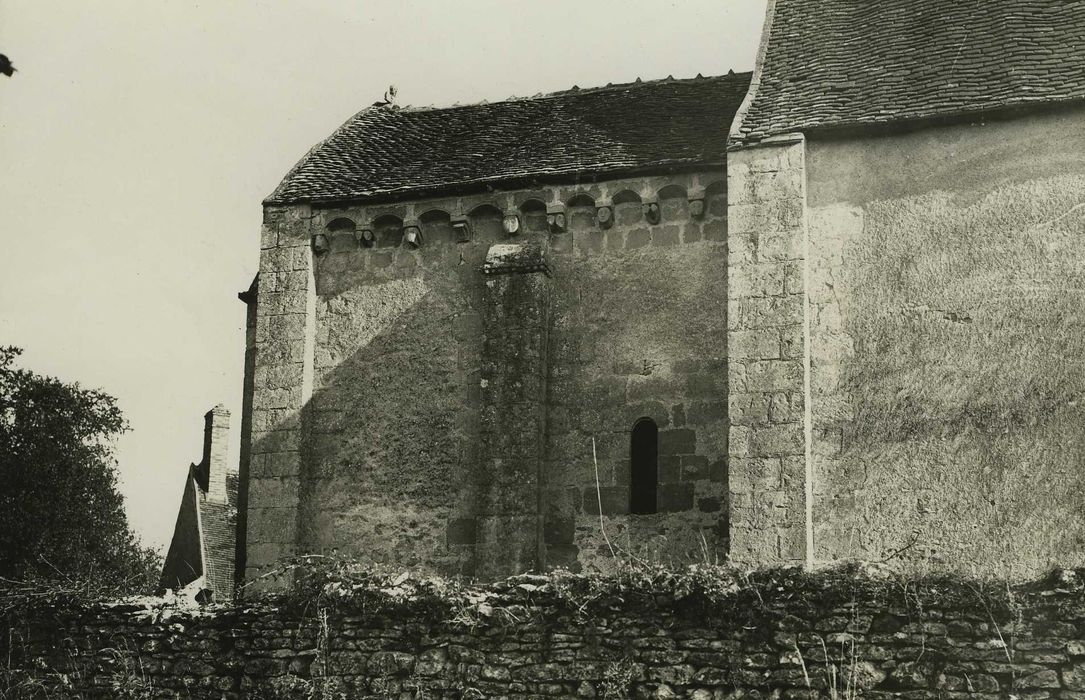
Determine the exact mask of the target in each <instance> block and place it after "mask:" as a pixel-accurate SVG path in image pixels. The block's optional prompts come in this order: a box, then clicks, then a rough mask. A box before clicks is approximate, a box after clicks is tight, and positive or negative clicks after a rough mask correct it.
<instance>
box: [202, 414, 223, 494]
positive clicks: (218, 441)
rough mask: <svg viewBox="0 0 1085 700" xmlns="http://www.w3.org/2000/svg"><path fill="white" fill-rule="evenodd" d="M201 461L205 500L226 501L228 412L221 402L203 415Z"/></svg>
mask: <svg viewBox="0 0 1085 700" xmlns="http://www.w3.org/2000/svg"><path fill="white" fill-rule="evenodd" d="M203 421H204V423H203V462H202V463H201V466H203V468H204V469H206V470H207V472H206V473H207V500H209V501H217V502H219V503H225V502H226V443H227V441H228V440H229V438H230V412H229V411H227V410H226V407H225V406H223V405H222V404H219V405H218V406H215V407H214V408H212V409H211V410H210V411H208V412H207V415H205V416H204V417H203Z"/></svg>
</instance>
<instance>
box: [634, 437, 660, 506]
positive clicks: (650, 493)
mask: <svg viewBox="0 0 1085 700" xmlns="http://www.w3.org/2000/svg"><path fill="white" fill-rule="evenodd" d="M658 484H659V429H658V428H657V427H656V423H655V421H654V420H652V419H651V418H641V419H640V420H638V421H637V422H636V423H634V424H633V433H632V434H631V435H630V437H629V512H630V513H654V512H656V487H657V486H658Z"/></svg>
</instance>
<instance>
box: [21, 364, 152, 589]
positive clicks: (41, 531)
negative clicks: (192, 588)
mask: <svg viewBox="0 0 1085 700" xmlns="http://www.w3.org/2000/svg"><path fill="white" fill-rule="evenodd" d="M21 353H22V350H20V349H19V348H14V347H0V577H3V578H5V579H8V580H9V581H35V582H55V583H60V584H64V585H66V586H69V587H71V588H73V589H76V590H82V591H85V592H92V593H95V594H121V593H132V592H141V591H145V590H149V589H153V587H154V585H155V584H156V583H157V576H158V572H159V566H160V559H159V557H158V555H157V554H156V553H155V552H154V550H152V549H149V548H145V547H142V546H141V545H140V544H139V542H138V540H137V539H136V537H135V535H134V534H133V533H132V531H131V529H130V528H129V526H128V519H127V517H126V516H125V513H124V499H123V497H122V496H121V494H120V493H119V492H118V491H117V472H116V460H115V458H114V451H113V450H114V443H115V441H116V439H117V437H118V436H119V435H121V434H122V433H123V432H125V431H126V430H128V423H127V421H126V420H125V418H124V416H123V414H122V413H121V411H120V409H119V408H118V407H117V401H116V399H114V398H113V397H112V396H110V395H108V394H106V393H104V392H102V391H96V390H91V389H84V388H82V387H80V386H79V385H78V384H65V383H64V382H62V381H60V380H58V379H55V378H53V377H45V376H41V375H39V374H35V373H33V372H31V371H28V370H24V369H17V368H15V367H14V362H15V358H16V357H18V356H19V355H20V354H21Z"/></svg>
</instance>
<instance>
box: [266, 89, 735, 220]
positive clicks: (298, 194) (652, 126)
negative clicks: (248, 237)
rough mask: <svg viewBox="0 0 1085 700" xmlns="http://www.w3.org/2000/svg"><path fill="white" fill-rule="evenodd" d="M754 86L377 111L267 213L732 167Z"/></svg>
mask: <svg viewBox="0 0 1085 700" xmlns="http://www.w3.org/2000/svg"><path fill="white" fill-rule="evenodd" d="M749 81H750V74H749V73H733V74H729V75H725V76H720V77H712V78H701V77H698V78H693V79H688V80H675V79H666V80H658V81H647V82H636V83H627V84H623V85H610V86H607V87H603V88H593V89H577V88H574V89H572V90H566V91H564V92H559V93H553V94H549V95H543V96H538V97H532V98H522V99H509V100H506V101H503V102H492V103H482V104H474V105H467V106H456V107H447V108H398V107H393V106H373V107H369V108H367V109H364V110H362V111H361V112H359V113H358V114H356V115H354V116H353V117H351V118H350V119H349V120H348V121H347V122H346V123H345V124H343V126H341V127H339V129H338V130H336V131H335V133H333V134H332V135H331V136H330V137H328V138H327V139H326V140H325V141H324V142H322V143H320V144H318V145H317V146H316V147H315V148H313V150H311V151H310V152H309V154H308V155H306V156H305V157H304V158H303V159H302V160H301V161H300V162H299V163H298V164H297V165H296V166H294V168H293V170H291V171H290V173H289V174H288V175H287V176H286V177H285V178H284V179H283V181H282V182H281V183H280V184H279V186H278V187H277V188H276V189H275V191H274V192H273V193H272V194H271V195H270V196H269V197H268V198H267V199H266V200H265V204H288V203H299V202H333V201H334V202H342V201H352V200H366V199H374V198H383V199H391V198H398V197H405V196H419V195H424V194H434V193H437V192H439V191H448V192H452V191H471V190H478V189H482V188H484V187H486V186H493V185H497V184H502V185H512V184H514V183H518V182H522V183H527V182H530V181H532V180H538V181H547V180H548V179H549V180H559V179H569V178H573V177H577V176H580V175H584V174H594V175H613V176H617V175H619V174H622V173H633V172H644V171H649V170H652V169H656V168H675V167H686V166H696V165H700V164H710V163H711V164H722V163H723V162H724V159H725V151H726V146H727V132H728V129H729V128H730V124H731V120H732V119H733V117H734V114H735V111H736V110H737V109H738V106H739V104H740V103H741V102H742V99H743V97H744V96H745V94H746V88H747V87H748V85H749Z"/></svg>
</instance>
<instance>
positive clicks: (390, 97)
mask: <svg viewBox="0 0 1085 700" xmlns="http://www.w3.org/2000/svg"><path fill="white" fill-rule="evenodd" d="M398 92H399V91H398V90H397V89H396V86H395V85H389V86H388V89H387V90H385V91H384V99H383V100H378V101H376V102H374V103H373V106H374V107H395V106H396V94H397V93H398Z"/></svg>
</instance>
